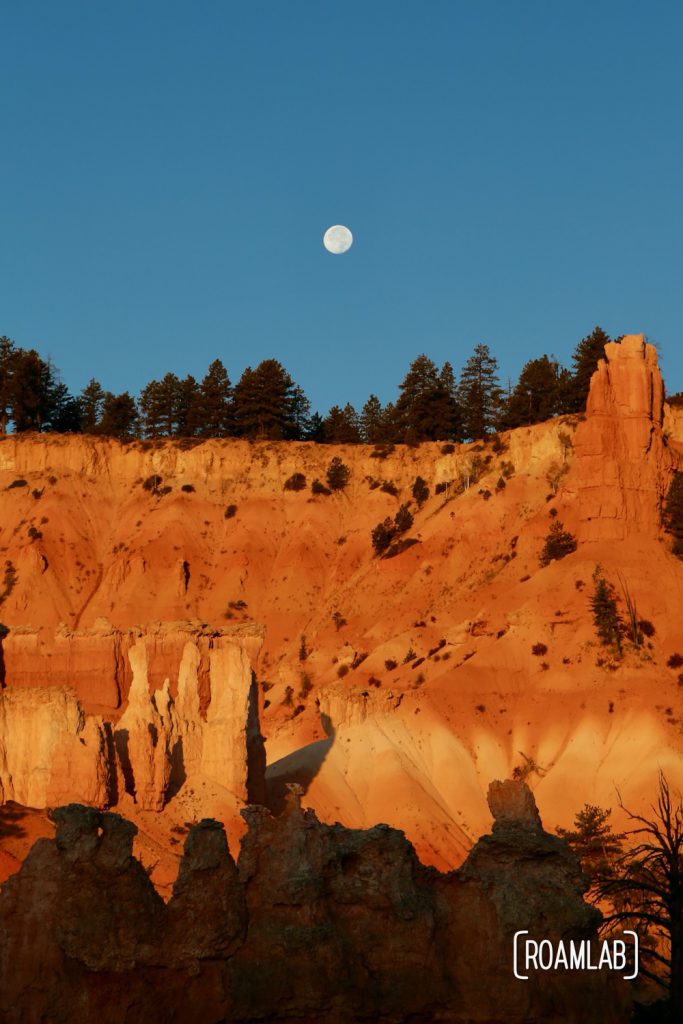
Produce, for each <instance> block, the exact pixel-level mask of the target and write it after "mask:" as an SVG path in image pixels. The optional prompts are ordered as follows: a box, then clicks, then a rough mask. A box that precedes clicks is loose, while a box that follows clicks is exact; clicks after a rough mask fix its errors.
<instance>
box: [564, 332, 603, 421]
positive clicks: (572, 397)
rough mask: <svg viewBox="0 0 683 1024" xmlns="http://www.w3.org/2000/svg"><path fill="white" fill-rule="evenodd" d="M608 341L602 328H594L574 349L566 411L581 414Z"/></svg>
mask: <svg viewBox="0 0 683 1024" xmlns="http://www.w3.org/2000/svg"><path fill="white" fill-rule="evenodd" d="M609 340H610V337H609V335H608V334H605V332H604V331H603V329H602V327H595V328H594V329H593V330H592V332H591V333H590V334H589V335H587V337H585V338H584V339H583V340H582V341H580V342H579V344H578V345H577V346H576V348H575V349H574V354H573V356H572V363H573V364H574V373H573V375H572V379H571V383H570V384H569V386H568V388H567V405H568V407H569V408H568V410H567V411H569V412H583V411H584V409H585V408H586V399H587V397H588V392H589V390H590V383H591V377H592V376H593V374H594V373H595V371H596V370H597V368H598V362H599V360H600V359H604V358H605V345H606V344H607V343H608V341H609Z"/></svg>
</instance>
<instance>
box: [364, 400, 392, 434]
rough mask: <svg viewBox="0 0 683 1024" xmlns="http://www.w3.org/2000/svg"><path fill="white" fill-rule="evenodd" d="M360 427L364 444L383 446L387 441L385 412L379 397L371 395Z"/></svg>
mask: <svg viewBox="0 0 683 1024" xmlns="http://www.w3.org/2000/svg"><path fill="white" fill-rule="evenodd" d="M359 426H360V435H361V438H362V440H363V443H364V444H382V442H384V441H386V440H387V437H386V432H387V424H386V417H385V411H384V409H383V408H382V403H381V402H380V400H379V398H378V397H377V395H370V397H369V398H368V400H367V402H366V403H365V405H364V406H363V408H362V410H361V414H360V418H359Z"/></svg>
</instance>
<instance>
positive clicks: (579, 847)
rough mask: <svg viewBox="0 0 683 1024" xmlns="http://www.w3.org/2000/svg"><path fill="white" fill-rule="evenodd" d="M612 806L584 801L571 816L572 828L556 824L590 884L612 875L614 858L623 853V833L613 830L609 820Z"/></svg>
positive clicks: (558, 831)
mask: <svg viewBox="0 0 683 1024" xmlns="http://www.w3.org/2000/svg"><path fill="white" fill-rule="evenodd" d="M611 813H612V810H611V808H609V807H608V808H607V809H604V808H602V807H597V806H596V805H595V804H584V806H583V808H582V809H581V810H580V811H579V812H578V814H576V816H575V818H574V828H573V829H566V828H559V827H558V828H557V829H556V832H557V834H558V835H559V836H561V837H562V838H563V839H564V840H566V842H567V843H569V845H570V846H571V848H572V850H573V851H574V853H575V854H576V856H577V857H578V858H579V860H580V861H581V867H582V869H583V873H584V875H585V876H586V878H588V879H589V881H590V883H591V887H592V888H593V890H595V887H596V886H597V885H598V884H602V883H605V882H607V881H608V880H609V879H611V878H614V869H615V863H616V861H617V858H618V857H620V856H621V855H622V853H623V848H624V834H623V833H622V832H614V831H613V830H612V826H611V825H610V824H609V817H610V815H611Z"/></svg>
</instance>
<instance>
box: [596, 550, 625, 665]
mask: <svg viewBox="0 0 683 1024" xmlns="http://www.w3.org/2000/svg"><path fill="white" fill-rule="evenodd" d="M593 583H594V585H595V590H594V592H593V596H592V598H591V602H590V603H591V609H592V611H593V624H594V625H595V629H596V631H597V634H598V638H599V640H600V643H601V644H604V645H605V646H606V647H613V648H614V650H615V651H616V653H617V654H618V655H619V656H621V620H620V618H619V612H618V611H617V599H616V597H615V596H614V588H613V587H612V586H611V584H610V583H608V582H607V580H606V579H605V577H604V576H603V574H602V569H601V567H600V566H599V565H596V567H595V571H594V572H593Z"/></svg>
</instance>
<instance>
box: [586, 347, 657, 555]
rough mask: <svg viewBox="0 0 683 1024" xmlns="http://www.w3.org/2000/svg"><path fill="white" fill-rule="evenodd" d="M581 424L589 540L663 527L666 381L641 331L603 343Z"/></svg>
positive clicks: (654, 352) (653, 352) (618, 536)
mask: <svg viewBox="0 0 683 1024" xmlns="http://www.w3.org/2000/svg"><path fill="white" fill-rule="evenodd" d="M605 357H606V358H605V360H601V361H600V363H599V365H598V369H597V370H596V372H595V373H594V375H593V378H592V380H591V388H590V394H589V396H588V402H587V406H586V418H585V420H584V421H583V422H582V423H579V425H578V427H577V430H576V437H575V441H574V447H575V449H576V453H577V456H578V469H579V473H578V480H577V485H576V486H577V489H578V494H579V511H580V516H581V520H582V523H583V524H584V537H585V538H586V539H587V540H621V539H623V538H625V537H628V536H631V535H632V534H634V533H641V534H643V533H644V534H655V535H656V533H657V531H658V530H659V529H660V514H661V505H662V499H663V496H664V494H665V492H666V488H667V485H668V483H669V480H670V475H671V472H672V470H673V468H674V465H675V462H676V459H675V456H674V455H673V454H672V453H671V452H669V451H668V450H667V448H666V447H665V443H664V434H663V430H662V425H663V419H664V385H663V382H662V376H661V374H660V372H659V367H658V365H657V352H656V350H655V348H654V346H653V345H648V344H646V343H645V340H644V338H643V335H642V334H627V335H626V336H625V337H624V338H623V339H622V340H621V342H620V343H617V342H610V343H609V344H608V345H606V346H605Z"/></svg>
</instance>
